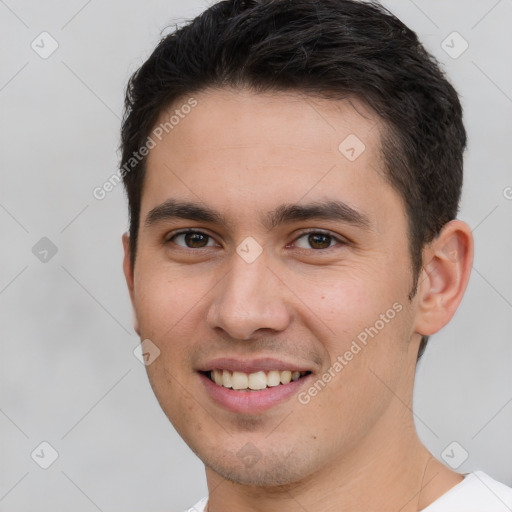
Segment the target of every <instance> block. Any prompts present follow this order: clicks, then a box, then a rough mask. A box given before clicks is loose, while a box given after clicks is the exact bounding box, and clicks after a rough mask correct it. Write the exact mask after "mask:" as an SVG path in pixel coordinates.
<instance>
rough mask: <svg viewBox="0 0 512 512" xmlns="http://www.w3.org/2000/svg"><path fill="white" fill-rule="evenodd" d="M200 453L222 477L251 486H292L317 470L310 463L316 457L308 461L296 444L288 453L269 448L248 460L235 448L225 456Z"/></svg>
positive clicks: (209, 465)
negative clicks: (297, 451)
mask: <svg viewBox="0 0 512 512" xmlns="http://www.w3.org/2000/svg"><path fill="white" fill-rule="evenodd" d="M249 452H250V450H249ZM238 453H240V452H238ZM198 455H199V456H200V458H201V459H202V461H203V462H204V464H205V466H207V467H208V468H210V469H211V470H212V471H214V472H215V473H217V474H218V475H220V476H221V477H223V478H225V479H226V480H229V481H230V482H233V483H236V484H240V485H246V486H251V487H283V486H293V485H294V484H297V483H299V482H300V481H301V480H302V479H304V478H305V477H307V476H308V475H310V474H311V473H312V472H313V471H314V468H313V467H309V466H313V463H312V462H313V461H309V463H308V461H307V460H305V458H304V456H302V457H301V455H300V454H297V453H296V450H294V449H293V448H292V451H291V452H289V453H288V454H283V453H279V454H276V453H274V452H272V451H269V452H268V453H267V454H260V455H259V457H260V458H257V456H256V458H255V459H253V460H249V461H245V462H244V460H243V456H238V454H237V453H233V452H229V454H226V455H224V456H222V457H219V456H218V453H217V454H212V455H211V456H208V457H204V456H201V455H202V454H198ZM255 460H256V462H255Z"/></svg>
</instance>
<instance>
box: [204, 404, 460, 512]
mask: <svg viewBox="0 0 512 512" xmlns="http://www.w3.org/2000/svg"><path fill="white" fill-rule="evenodd" d="M390 409H394V410H390V411H389V414H387V415H385V417H383V418H381V420H382V421H381V422H380V424H379V425H377V426H376V427H375V428H374V429H373V430H372V432H371V433H369V435H368V436H367V437H366V438H365V439H364V440H362V441H361V442H360V443H359V444H358V445H357V447H355V448H354V449H352V450H351V451H349V452H347V453H343V454H342V455H341V456H339V457H338V458H336V459H334V461H333V462H332V463H331V464H329V465H326V466H323V467H322V468H320V469H319V470H318V471H317V472H315V473H314V474H310V475H308V476H306V477H304V478H303V479H302V480H300V481H298V482H294V483H292V484H287V485H283V486H277V487H271V488H267V487H265V488H262V487H248V486H244V485H240V484H237V483H234V482H229V481H227V480H225V479H223V478H222V477H220V476H219V475H218V474H217V473H215V472H214V471H213V470H212V469H210V468H207V470H206V476H207V481H208V489H209V492H210V497H209V502H208V512H221V511H223V510H237V511H240V512H281V511H282V510H290V509H292V508H293V509H297V508H298V509H303V510H322V511H324V512H353V511H354V510H365V511H379V512H388V511H389V512H397V511H400V512H417V511H419V510H422V509H424V508H425V507H427V506H428V505H429V504H431V503H432V502H433V501H435V500H436V499H437V498H438V497H439V496H441V495H442V494H444V493H445V492H446V491H448V490H449V489H450V488H451V487H453V486H454V485H456V484H457V483H459V482H460V481H461V480H462V478H463V477H462V476H461V475H459V474H457V473H454V472H452V471H450V470H449V469H448V468H446V467H445V466H444V465H442V464H441V463H440V462H439V461H437V460H436V459H434V458H433V457H432V455H431V454H430V453H429V452H428V450H427V449H426V448H425V447H424V446H423V445H422V443H421V441H420V440H419V438H418V437H417V434H416V431H415V428H414V422H413V419H412V413H410V410H409V409H406V408H404V407H403V404H401V403H400V401H398V400H395V401H394V404H393V405H392V406H390ZM404 410H406V411H407V415H405V413H404ZM388 418H391V419H393V420H392V423H393V424H390V421H388ZM397 419H398V421H397ZM383 432H385V433H386V436H383V435H382V433H383Z"/></svg>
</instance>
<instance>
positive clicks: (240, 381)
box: [231, 372, 249, 389]
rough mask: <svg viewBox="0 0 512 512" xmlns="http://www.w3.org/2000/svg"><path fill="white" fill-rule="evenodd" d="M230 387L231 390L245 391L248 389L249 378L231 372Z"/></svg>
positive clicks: (240, 373) (245, 375)
mask: <svg viewBox="0 0 512 512" xmlns="http://www.w3.org/2000/svg"><path fill="white" fill-rule="evenodd" d="M231 385H232V386H233V389H247V388H248V387H249V378H248V377H247V374H246V373H242V372H233V376H232V377H231Z"/></svg>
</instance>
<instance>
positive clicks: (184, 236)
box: [169, 231, 215, 249]
mask: <svg viewBox="0 0 512 512" xmlns="http://www.w3.org/2000/svg"><path fill="white" fill-rule="evenodd" d="M171 240H172V241H173V242H174V243H175V244H176V245H179V246H180V247H186V248H188V249H202V248H203V247H211V246H212V245H215V243H214V242H213V239H212V237H211V236H210V235H207V234H206V233H201V232H200V231H187V232H185V233H178V234H176V235H174V236H173V237H171V238H170V239H169V241H171Z"/></svg>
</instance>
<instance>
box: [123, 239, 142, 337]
mask: <svg viewBox="0 0 512 512" xmlns="http://www.w3.org/2000/svg"><path fill="white" fill-rule="evenodd" d="M123 249H124V258H123V272H124V277H125V279H126V284H127V285H128V291H129V293H130V300H131V301H132V308H133V328H134V329H135V332H136V333H137V334H138V335H139V336H140V329H139V321H138V318H137V310H136V309H135V293H134V277H133V276H134V266H133V262H132V256H131V252H130V237H129V236H128V233H124V234H123Z"/></svg>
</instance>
